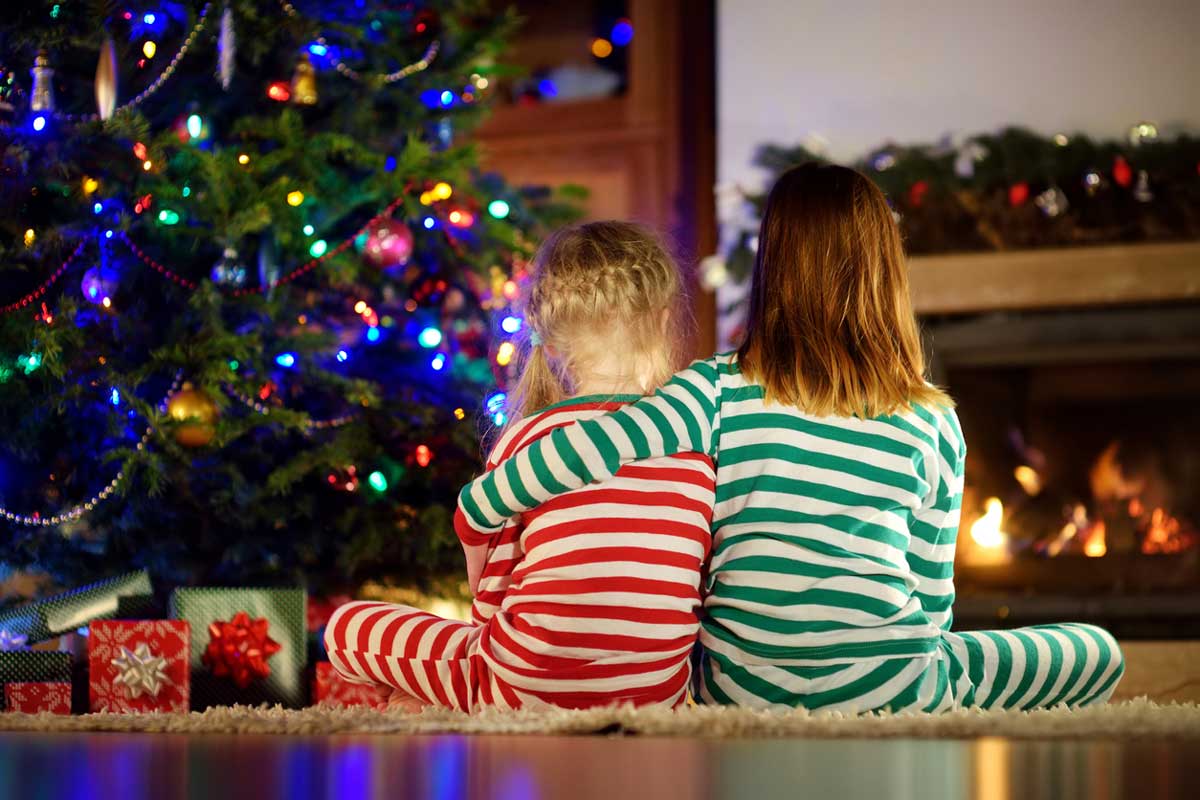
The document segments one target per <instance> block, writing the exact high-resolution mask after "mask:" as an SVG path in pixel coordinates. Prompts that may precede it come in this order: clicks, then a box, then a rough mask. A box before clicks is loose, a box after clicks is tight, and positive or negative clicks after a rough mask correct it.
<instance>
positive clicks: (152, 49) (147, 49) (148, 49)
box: [142, 42, 158, 58]
mask: <svg viewBox="0 0 1200 800" xmlns="http://www.w3.org/2000/svg"><path fill="white" fill-rule="evenodd" d="M157 52H158V45H156V44H155V43H154V42H146V43H145V44H144V45H142V55H144V56H145V57H146V58H154V54H155V53H157Z"/></svg>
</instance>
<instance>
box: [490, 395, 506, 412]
mask: <svg viewBox="0 0 1200 800" xmlns="http://www.w3.org/2000/svg"><path fill="white" fill-rule="evenodd" d="M506 402H508V395H506V394H505V393H504V392H492V393H491V394H489V395H488V396H487V400H485V401H484V405H485V406H487V410H488V413H489V414H498V413H500V412H501V411H503V410H504V404H505V403H506Z"/></svg>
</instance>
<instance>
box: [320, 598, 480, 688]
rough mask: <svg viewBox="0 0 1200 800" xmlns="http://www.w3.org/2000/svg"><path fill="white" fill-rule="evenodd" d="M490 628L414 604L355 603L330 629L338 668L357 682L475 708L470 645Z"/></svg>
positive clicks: (328, 644)
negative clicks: (387, 687) (451, 618)
mask: <svg viewBox="0 0 1200 800" xmlns="http://www.w3.org/2000/svg"><path fill="white" fill-rule="evenodd" d="M483 632H484V627H483V626H482V625H475V624H472V623H469V622H459V621H458V620H449V619H445V618H443V617H439V616H437V615H435V614H430V613H427V612H425V611H421V610H419V609H416V608H411V607H409V606H401V605H394V604H391V603H376V602H355V603H347V604H345V605H343V606H340V607H339V608H338V609H337V610H336V611H335V612H334V613H333V616H332V617H330V619H329V624H328V625H327V626H326V628H325V651H326V653H327V654H328V655H329V661H330V663H332V664H333V668H334V669H335V670H337V672H338V673H339V674H340V675H341V676H342V677H343V678H345V679H346V680H347V681H350V682H352V683H362V684H373V685H378V686H391V687H393V688H395V689H399V690H400V691H402V692H404V693H405V694H407V695H409V696H410V697H415V698H416V699H418V700H420V701H421V702H423V703H427V704H429V705H436V706H442V707H443V708H452V709H455V710H457V711H471V710H472V709H473V708H474V707H475V706H476V704H477V702H478V694H479V692H478V687H477V686H476V685H475V684H476V681H475V680H473V679H472V674H471V673H472V670H471V658H470V656H469V655H468V650H469V649H471V646H472V645H473V644H474V643H475V642H476V640H478V639H479V637H480V636H481V635H482V634H483Z"/></svg>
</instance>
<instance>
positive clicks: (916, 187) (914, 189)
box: [908, 181, 929, 208]
mask: <svg viewBox="0 0 1200 800" xmlns="http://www.w3.org/2000/svg"><path fill="white" fill-rule="evenodd" d="M928 193H929V181H917V182H916V183H914V184H913V185H912V186H910V187H908V204H909V205H911V206H912V207H913V208H920V207H921V203H923V202H925V195H926V194H928Z"/></svg>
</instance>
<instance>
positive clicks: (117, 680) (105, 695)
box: [88, 620, 191, 713]
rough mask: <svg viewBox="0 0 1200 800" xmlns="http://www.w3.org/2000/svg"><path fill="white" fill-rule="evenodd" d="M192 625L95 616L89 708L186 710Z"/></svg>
mask: <svg viewBox="0 0 1200 800" xmlns="http://www.w3.org/2000/svg"><path fill="white" fill-rule="evenodd" d="M190 653H191V626H190V625H189V624H188V623H187V621H185V620H99V621H97V622H93V623H92V625H91V632H90V634H89V636H88V707H89V708H90V709H91V710H92V711H111V712H120V713H138V712H143V711H180V712H184V711H187V710H188V707H189V702H190V699H191V680H190V676H189V673H188V669H189V666H188V665H189V663H190V661H191V659H190Z"/></svg>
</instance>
